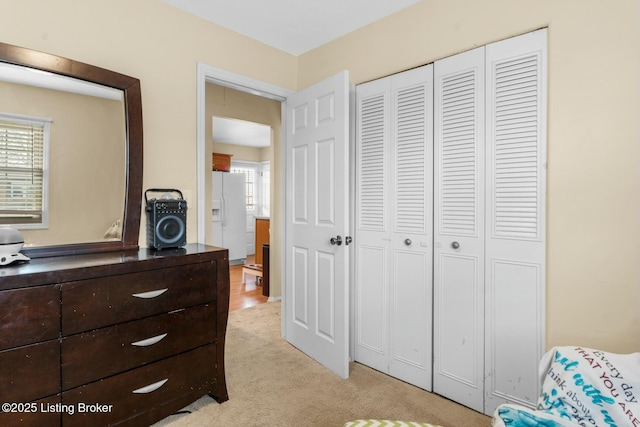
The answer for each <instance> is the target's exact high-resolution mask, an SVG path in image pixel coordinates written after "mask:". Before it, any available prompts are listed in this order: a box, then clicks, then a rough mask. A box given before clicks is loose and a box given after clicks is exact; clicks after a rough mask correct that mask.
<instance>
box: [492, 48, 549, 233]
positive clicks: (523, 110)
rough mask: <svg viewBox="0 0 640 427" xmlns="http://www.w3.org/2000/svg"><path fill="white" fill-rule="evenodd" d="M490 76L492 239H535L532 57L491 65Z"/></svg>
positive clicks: (534, 61)
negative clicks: (492, 142)
mask: <svg viewBox="0 0 640 427" xmlns="http://www.w3.org/2000/svg"><path fill="white" fill-rule="evenodd" d="M493 73H494V79H495V80H494V84H495V100H494V105H493V108H494V113H493V117H494V120H495V122H494V123H495V125H494V167H493V173H494V177H493V178H494V194H495V195H494V198H493V212H494V215H493V218H494V223H493V235H494V237H515V238H520V239H522V238H529V239H537V238H538V234H539V227H538V222H539V218H538V214H539V205H540V203H539V194H538V193H539V192H538V176H539V174H540V171H539V170H538V168H539V164H538V157H539V149H538V140H539V135H538V127H539V126H538V109H539V99H538V75H539V63H538V57H537V56H536V55H531V56H527V57H524V58H519V59H516V60H511V61H506V62H501V63H497V64H496V65H495V69H494V72H493Z"/></svg>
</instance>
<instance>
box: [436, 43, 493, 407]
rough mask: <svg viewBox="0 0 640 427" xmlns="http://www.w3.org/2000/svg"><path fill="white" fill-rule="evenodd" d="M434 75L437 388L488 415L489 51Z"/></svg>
mask: <svg viewBox="0 0 640 427" xmlns="http://www.w3.org/2000/svg"><path fill="white" fill-rule="evenodd" d="M434 73H435V76H434V86H435V89H434V91H435V93H434V96H435V100H434V117H435V121H434V127H435V130H434V158H435V161H434V203H435V206H434V228H435V230H434V242H435V245H434V298H435V304H434V380H433V389H434V391H435V392H436V393H438V394H441V395H443V396H446V397H448V398H450V399H453V400H455V401H457V402H460V403H462V404H463V405H465V406H468V407H470V408H473V409H475V410H477V411H481V412H482V410H483V384H484V381H483V367H484V348H483V343H484V197H483V195H484V114H483V111H484V97H483V95H484V48H478V49H474V50H472V51H469V52H465V53H462V54H459V55H456V56H453V57H450V58H445V59H443V60H441V61H438V62H436V64H435V67H434Z"/></svg>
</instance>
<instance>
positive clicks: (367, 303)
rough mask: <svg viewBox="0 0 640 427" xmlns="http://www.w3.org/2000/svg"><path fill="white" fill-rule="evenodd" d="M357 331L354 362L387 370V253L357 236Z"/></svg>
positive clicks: (383, 248)
mask: <svg viewBox="0 0 640 427" xmlns="http://www.w3.org/2000/svg"><path fill="white" fill-rule="evenodd" d="M356 242H357V246H356V247H357V249H356V269H357V272H358V274H357V275H356V289H355V293H356V295H358V297H357V298H356V313H355V314H356V319H355V323H356V326H355V327H356V331H355V340H356V342H355V357H354V359H355V360H356V361H358V362H361V363H363V364H365V365H367V366H370V367H372V368H374V369H377V370H379V371H382V372H385V371H386V370H387V366H388V362H387V348H388V344H387V339H388V338H387V337H388V332H387V324H388V321H389V316H388V314H387V307H388V303H387V301H388V299H389V298H388V290H387V289H388V267H387V265H388V262H387V260H388V249H387V248H386V247H385V246H381V245H379V244H377V245H376V244H375V242H372V243H362V242H361V241H360V237H358V236H356Z"/></svg>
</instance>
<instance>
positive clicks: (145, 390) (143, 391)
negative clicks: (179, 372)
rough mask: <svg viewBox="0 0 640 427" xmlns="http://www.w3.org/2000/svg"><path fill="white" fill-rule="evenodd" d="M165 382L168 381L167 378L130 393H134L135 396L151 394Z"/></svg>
mask: <svg viewBox="0 0 640 427" xmlns="http://www.w3.org/2000/svg"><path fill="white" fill-rule="evenodd" d="M167 381H169V378H166V379H164V380H162V381H158V382H157V383H153V384H149V385H148V386H145V387H142V388H139V389H137V390H133V391H132V393H136V394H146V393H151V392H152V391H156V390H157V389H159V388H160V387H162V386H163V385H164V383H166V382H167Z"/></svg>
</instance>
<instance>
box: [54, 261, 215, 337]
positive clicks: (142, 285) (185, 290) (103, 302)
mask: <svg viewBox="0 0 640 427" xmlns="http://www.w3.org/2000/svg"><path fill="white" fill-rule="evenodd" d="M215 279H216V267H215V263H213V262H205V263H197V264H190V265H185V266H180V267H172V268H163V269H159V270H153V271H144V272H139V273H133V274H123V275H117V276H110V277H102V278H98V279H91V280H83V281H78V282H69V283H65V284H63V285H62V334H63V335H71V334H76V333H78V332H84V331H90V330H92V329H97V328H101V327H103V326H109V325H115V324H117V323H121V322H126V321H129V320H135V319H139V318H142V317H148V316H152V315H155V314H160V313H165V312H168V311H172V310H176V309H181V308H184V307H190V306H194V305H198V304H204V303H208V302H214V301H215V299H216V285H215Z"/></svg>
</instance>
